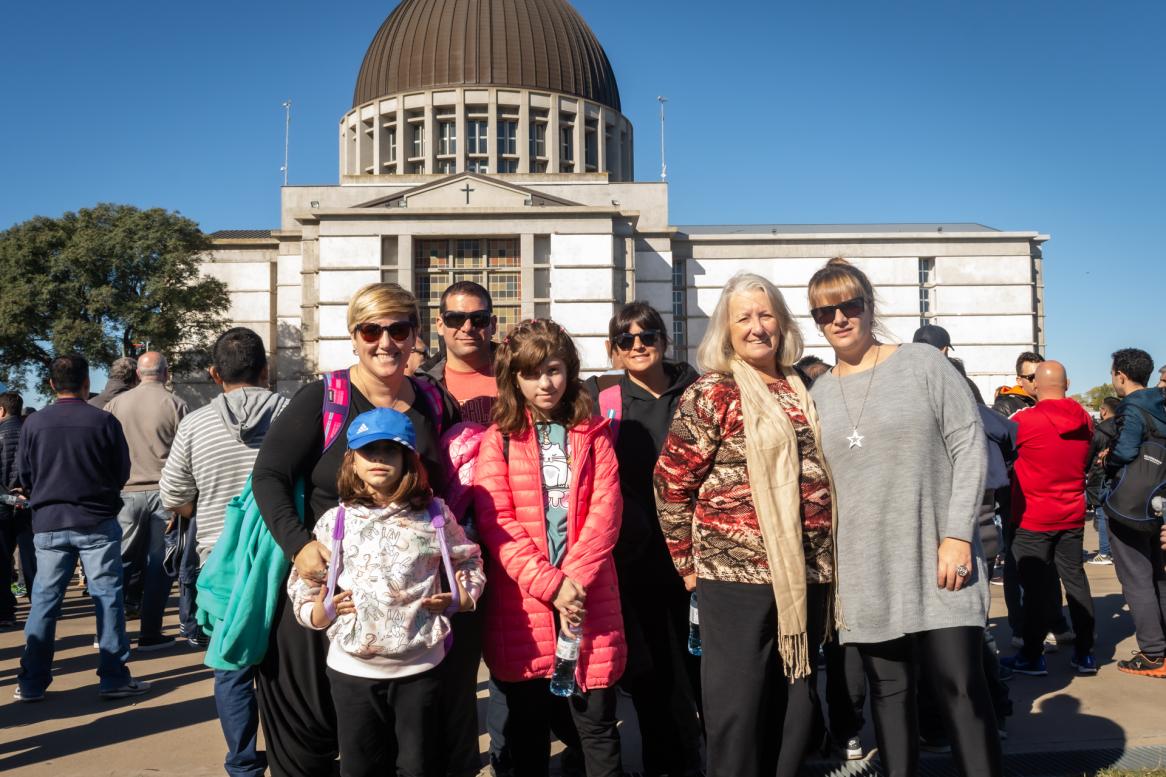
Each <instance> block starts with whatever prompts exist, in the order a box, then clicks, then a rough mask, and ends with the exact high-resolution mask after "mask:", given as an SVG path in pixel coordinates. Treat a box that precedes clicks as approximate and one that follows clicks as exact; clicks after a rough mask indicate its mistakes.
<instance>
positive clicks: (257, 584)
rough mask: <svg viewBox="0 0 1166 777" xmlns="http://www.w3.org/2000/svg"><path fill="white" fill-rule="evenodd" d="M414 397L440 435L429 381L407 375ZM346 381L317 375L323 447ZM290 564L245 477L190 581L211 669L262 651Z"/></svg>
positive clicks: (300, 489) (259, 656)
mask: <svg viewBox="0 0 1166 777" xmlns="http://www.w3.org/2000/svg"><path fill="white" fill-rule="evenodd" d="M410 381H412V385H413V388H414V390H415V391H416V392H417V394H418V395H420V396H424V397H425V398H426V402H425V404H426V405H428V409H429V411H430V415H431V418H432V421H433V425H434V427H435V429H436V430H437V434H438V436H439V437H440V435H441V427H442V423H441V416H442V413H441V395H440V394H439V393H438V391H437V388H436V387H435V386H433V385H432V384H426V383H424V382H422V381H417V380H413V379H412V378H410ZM351 400H352V385H351V380H350V378H349V374H348V370H347V369H343V370H337V371H336V372H327V373H324V399H323V406H322V423H323V430H324V446H323V451H327V450H328V449H329V448H330V447H332V445H333V443H335V442H336V440H337V438H339V437H340V432H341V431H343V430H344V423H345V421H347V419H348V408H349V404H350V402H351ZM294 492H295V493H294V496H295V502H296V508H297V511H298V512H299V514H300V517H301V519H302V518H303V515H304V509H305V508H304V503H305V500H306V493H307V488H306V484H305V483H304V482H303V481H302V480H298V481H297V482H296V484H295V488H294ZM290 566H291V562H290V561H289V560H288V559H287V557H286V556H284V554H283V551H282V550H281V549H280V548H279V546H278V545H277V544H276V542H275V538H274V537H272V536H271V532H270V531H268V529H267V525H266V524H265V523H264V522H263V516H262V515H261V514H260V512H259V504H258V503H257V502H256V501H255V495H254V493H253V492H252V490H251V478H247V483H246V484H245V485H244V486H243V492H242V493H241V494H239V496H237V497H235V498H234V499H232V500H231V501H230V503H229V504H228V505H227V514H226V522H225V523H224V528H223V534H222V536H221V537H220V538H219V541H218V542H216V543H215V547H214V548H213V549H212V550H211V554H210V557H209V558H207V561H206V563H205V564H204V565H203V568H202V570H201V571H200V573H199V578H198V582H197V583H196V590H197V594H196V601H197V611H196V619H197V621H198V625H199V626H200V627H201V628H202V629H203V631H204V632H206V633H207V634H209V635H210V637H211V641H210V645H208V648H207V655H206V657H205V659H204V663H206V665H207V666H210V667H212V668H214V669H226V670H231V669H243V668H245V667H248V666H253V665H255V664H258V663H259V662H260V661H262V660H263V657H264V655H265V654H266V652H267V645H268V637H269V635H270V632H271V625H272V623H273V622H274V617H275V610H276V604H277V602H278V600H279V599H280V597H282V596H283V595H284V590H283V581H284V580H286V579H287V573H288V568H289V567H290Z"/></svg>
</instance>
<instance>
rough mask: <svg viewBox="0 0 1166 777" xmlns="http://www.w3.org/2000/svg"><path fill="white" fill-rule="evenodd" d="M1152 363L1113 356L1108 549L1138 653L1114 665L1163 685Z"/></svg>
mask: <svg viewBox="0 0 1166 777" xmlns="http://www.w3.org/2000/svg"><path fill="white" fill-rule="evenodd" d="M1153 370H1154V362H1153V360H1152V359H1151V358H1150V354H1148V353H1146V352H1145V351H1142V350H1139V349H1137V348H1123V349H1122V350H1120V351H1117V352H1115V353H1114V354H1113V367H1112V369H1111V370H1110V374H1111V375H1112V377H1113V389H1114V391H1115V392H1116V393H1117V395H1118V397H1121V398H1122V403H1121V404H1120V405H1119V406H1118V410H1117V429H1118V432H1117V437H1116V439H1115V440H1114V443H1113V446H1112V447H1111V448H1110V449H1109V451H1108V452H1107V453H1106V454H1105V471H1106V474H1107V475H1108V476H1109V477H1111V478H1116V480H1115V482H1114V484H1113V485H1112V486H1111V489H1110V492H1109V493H1108V494H1107V496H1106V502H1105V512H1106V516H1107V517H1108V518H1109V536H1110V540H1109V542H1110V548H1111V549H1112V551H1113V561H1114V566H1115V567H1116V569H1117V578H1118V580H1119V581H1120V582H1121V588H1122V594H1123V595H1124V596H1125V599H1126V603H1127V604H1129V607H1130V613H1131V614H1132V615H1133V618H1134V630H1135V632H1136V636H1137V640H1138V650H1137V652H1135V653H1134V656H1133V658H1130V659H1128V660H1126V661H1118V663H1117V668H1118V669H1119V670H1120V671H1122V672H1127V673H1129V674H1137V675H1143V676H1146V677H1160V678H1166V662H1164V661H1163V657H1164V656H1166V570H1164V569H1163V549H1162V543H1161V541H1160V535H1159V532H1160V531H1161V526H1162V519H1161V518H1160V517H1156V516H1154V515H1153V514H1152V512H1151V510H1150V508H1149V506H1148V505H1149V502H1150V498H1151V497H1152V496H1153V492H1154V491H1155V490H1157V489H1159V488H1161V487H1162V485H1163V484H1162V479H1163V477H1164V470H1163V464H1162V460H1163V456H1162V455H1161V454H1162V451H1163V448H1162V447H1161V446H1162V444H1163V443H1166V401H1164V395H1163V392H1162V391H1161V390H1159V389H1157V388H1146V384H1147V383H1148V382H1149V380H1150V375H1151V373H1152V372H1153Z"/></svg>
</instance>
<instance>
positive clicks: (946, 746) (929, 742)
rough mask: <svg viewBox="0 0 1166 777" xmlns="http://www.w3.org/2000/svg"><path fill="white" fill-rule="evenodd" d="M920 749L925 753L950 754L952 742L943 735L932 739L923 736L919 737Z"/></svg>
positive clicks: (937, 735)
mask: <svg viewBox="0 0 1166 777" xmlns="http://www.w3.org/2000/svg"><path fill="white" fill-rule="evenodd" d="M919 749H920V750H922V751H924V752H925V753H950V752H951V742H949V741H948V739H947V737H946V736H944V735H942V734H936V735H934V736H930V737H925V736H922V735H921V736H920V737H919Z"/></svg>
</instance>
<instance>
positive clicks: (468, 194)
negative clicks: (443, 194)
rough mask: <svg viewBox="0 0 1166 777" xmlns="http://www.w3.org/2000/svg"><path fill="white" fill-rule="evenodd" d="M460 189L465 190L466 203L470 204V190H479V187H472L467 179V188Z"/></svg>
mask: <svg viewBox="0 0 1166 777" xmlns="http://www.w3.org/2000/svg"><path fill="white" fill-rule="evenodd" d="M458 191H462V192H465V193H466V205H469V204H470V192H473V191H477V189H471V188H470V183H469V181H467V182H466V188H464V189H459V190H458Z"/></svg>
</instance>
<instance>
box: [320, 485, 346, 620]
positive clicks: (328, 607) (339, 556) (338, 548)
mask: <svg viewBox="0 0 1166 777" xmlns="http://www.w3.org/2000/svg"><path fill="white" fill-rule="evenodd" d="M343 569H344V505H340V508H339V509H338V510H337V511H336V523H335V524H334V525H333V526H332V558H331V559H329V561H328V582H326V583H325V585H326V586H328V588H327V590H326V591H325V593H324V614H325V615H327V616H328V620H329V621H334V620H336V605H335V604H333V602H332V598H333V596H335V594H336V581H337V580H338V579H339V578H340V572H341V571H342V570H343Z"/></svg>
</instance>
